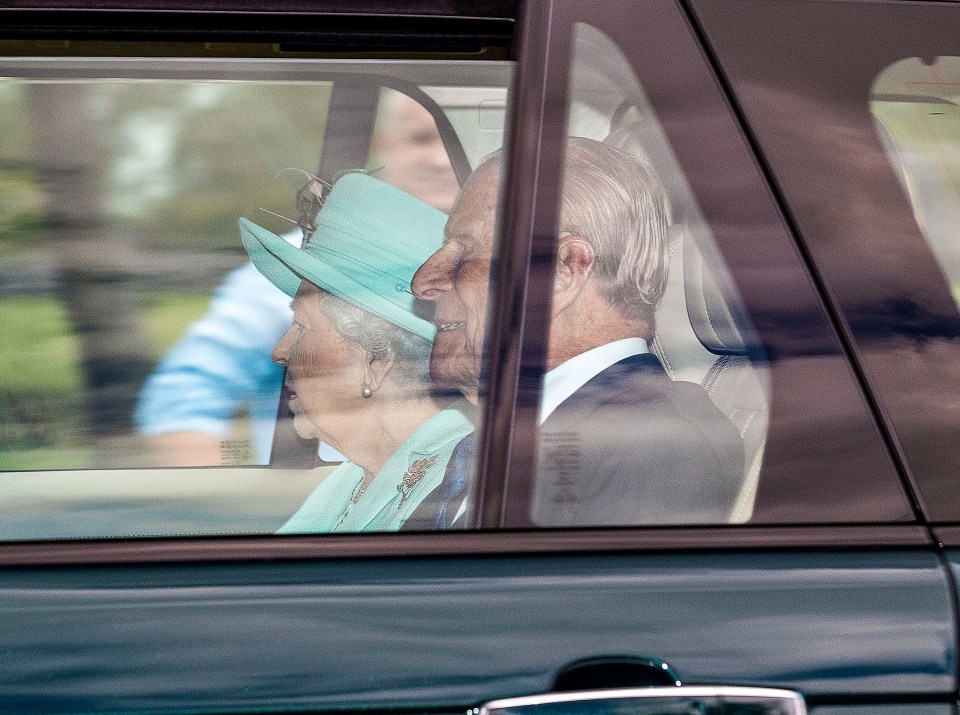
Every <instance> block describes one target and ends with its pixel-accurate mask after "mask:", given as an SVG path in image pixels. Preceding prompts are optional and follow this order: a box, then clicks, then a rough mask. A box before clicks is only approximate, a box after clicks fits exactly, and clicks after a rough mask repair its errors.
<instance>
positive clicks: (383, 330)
mask: <svg viewBox="0 0 960 715" xmlns="http://www.w3.org/2000/svg"><path fill="white" fill-rule="evenodd" d="M320 310H321V311H322V312H323V314H324V315H326V316H327V317H328V318H330V320H331V321H332V322H333V325H334V327H335V328H336V330H337V332H338V333H340V334H341V335H342V336H343V337H344V338H346V339H347V340H351V341H353V342H355V343H357V344H358V345H359V346H360V347H362V348H363V349H364V350H366V351H367V352H368V353H370V355H371V356H372V357H373V359H374V360H389V359H390V358H391V357H392V358H394V359H395V361H396V362H395V363H394V370H398V371H399V373H400V375H402V376H403V377H404V378H406V379H405V380H400V381H399V382H400V384H404V385H407V386H408V387H410V388H411V389H412V390H414V391H426V390H428V389H429V383H430V350H431V348H432V346H433V345H432V343H431V342H430V341H429V340H427V339H426V338H421V337H420V336H419V335H415V334H414V333H411V332H410V331H408V330H404V329H403V328H401V327H399V326H397V325H394V324H393V323H391V322H390V321H389V320H386V319H385V318H381V317H380V316H379V315H374V314H373V313H371V312H369V311H367V310H364V309H363V308H358V307H357V306H355V305H353V304H352V303H348V302H347V301H345V300H343V299H342V298H338V297H337V296H335V295H333V294H331V293H328V292H327V291H325V290H323V289H322V288H321V289H320Z"/></svg>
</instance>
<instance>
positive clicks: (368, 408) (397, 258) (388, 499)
mask: <svg viewBox="0 0 960 715" xmlns="http://www.w3.org/2000/svg"><path fill="white" fill-rule="evenodd" d="M446 220H447V215H446V214H445V213H443V212H442V211H440V210H438V209H436V208H434V207H432V206H430V205H429V204H427V203H425V202H423V201H421V200H420V199H418V198H416V197H414V196H412V195H410V194H407V193H406V192H403V191H400V190H399V189H397V188H395V187H393V186H391V185H390V184H387V183H385V182H383V181H380V180H379V179H375V178H373V177H371V176H368V175H366V174H362V173H354V174H347V175H345V176H343V177H341V178H340V179H339V180H338V181H337V182H336V183H335V184H334V185H333V188H332V190H331V191H330V193H329V195H328V196H327V197H326V200H325V201H323V203H322V207H321V208H320V210H319V214H318V216H317V218H316V220H315V221H314V222H311V223H310V225H309V227H308V228H307V229H306V233H307V238H308V241H307V242H306V243H305V245H304V248H302V249H298V248H295V247H293V246H291V245H289V244H288V243H287V242H286V241H284V240H283V239H282V238H281V237H279V236H277V235H275V234H273V233H271V232H270V231H268V230H266V229H264V228H261V227H260V226H257V225H256V224H254V223H252V222H251V221H248V220H247V219H240V231H241V235H242V237H243V244H244V247H245V248H246V249H247V252H248V254H249V255H250V259H251V260H252V261H253V263H254V265H255V266H256V267H257V270H259V271H260V272H261V273H263V274H264V276H266V277H267V278H268V279H269V280H270V282H271V283H273V284H274V285H276V286H277V287H278V288H279V289H280V290H282V291H283V292H284V293H285V294H286V295H288V296H292V297H293V303H292V307H293V324H292V325H291V326H290V328H289V330H287V331H286V332H285V333H284V335H283V336H282V337H281V338H280V340H278V341H277V344H276V345H275V346H274V347H273V352H272V357H273V360H274V361H275V362H276V363H278V364H280V365H282V366H284V367H285V368H286V378H285V382H286V384H287V388H288V395H289V401H290V409H291V411H292V413H293V425H294V427H295V429H296V431H297V433H298V434H299V435H300V436H301V437H305V438H308V439H319V440H322V441H323V442H325V443H327V444H330V445H332V446H333V447H334V448H336V449H337V450H338V451H340V452H341V453H342V454H344V455H345V456H346V457H347V461H346V462H344V463H343V464H341V465H340V466H339V467H337V468H336V469H335V470H334V471H333V472H332V473H331V474H329V475H328V476H326V477H325V478H324V479H323V481H322V482H321V483H320V485H319V486H318V487H317V488H316V489H315V490H314V492H313V493H312V494H311V495H310V496H309V497H308V498H307V500H306V502H305V503H304V504H303V506H301V508H300V509H299V510H298V511H297V512H296V513H295V514H294V515H293V516H292V517H291V518H290V520H289V521H287V522H286V523H285V524H284V525H283V526H282V527H281V528H280V530H279V532H280V533H316V532H330V531H368V530H373V531H390V530H395V529H398V528H400V526H401V525H402V524H403V523H404V521H405V520H406V519H407V517H408V516H409V515H410V514H411V513H412V512H413V511H414V510H415V509H416V508H417V507H418V506H419V504H420V502H421V500H422V499H423V498H424V497H425V496H426V495H427V494H429V493H430V492H431V491H433V489H434V488H435V487H436V486H437V485H439V483H440V481H441V479H442V477H443V474H444V471H445V469H446V465H447V462H448V461H449V459H450V456H451V454H452V453H453V449H454V447H455V446H456V445H457V444H458V443H459V442H460V441H461V440H462V439H463V438H464V437H465V436H466V435H468V434H470V433H471V432H472V431H473V424H472V423H471V421H470V420H469V419H468V418H467V417H466V416H465V415H464V413H463V412H461V411H459V410H457V409H455V408H450V407H445V406H444V404H443V400H442V398H441V397H440V396H438V395H436V394H435V392H434V390H433V384H432V382H431V380H430V374H429V372H430V370H429V365H430V348H431V343H432V341H433V336H434V335H435V334H436V328H435V327H434V325H433V323H432V322H430V321H429V320H427V319H425V318H424V317H421V315H420V314H418V313H420V312H421V311H422V309H423V306H422V305H418V301H416V299H415V298H414V296H413V293H412V292H411V289H410V279H411V278H412V277H413V274H414V272H415V271H416V270H417V268H419V267H420V265H421V264H422V263H423V261H425V260H426V259H427V257H428V256H430V255H431V254H432V253H433V252H434V251H435V250H436V249H437V248H439V247H440V243H441V242H442V240H443V225H444V224H445V223H446Z"/></svg>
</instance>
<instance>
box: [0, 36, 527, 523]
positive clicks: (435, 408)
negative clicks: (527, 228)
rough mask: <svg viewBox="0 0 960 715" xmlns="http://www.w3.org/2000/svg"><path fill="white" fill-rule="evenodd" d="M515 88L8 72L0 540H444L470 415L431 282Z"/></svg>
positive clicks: (361, 69) (367, 77) (427, 80)
mask: <svg viewBox="0 0 960 715" xmlns="http://www.w3.org/2000/svg"><path fill="white" fill-rule="evenodd" d="M154 49H155V51H156V52H157V53H158V56H159V55H164V54H170V53H171V52H173V53H175V52H180V51H183V50H182V48H180V49H178V50H170V49H169V48H166V47H165V46H161V45H157V46H156V47H155V48H154ZM201 54H202V52H201ZM510 73H511V66H510V63H509V62H501V61H472V62H471V61H455V60H446V61H444V62H443V63H431V62H422V61H417V62H411V61H403V60H370V61H364V62H355V61H346V60H344V61H339V60H332V59H325V60H303V59H290V58H277V59H246V60H245V59H240V58H239V57H235V58H218V59H201V58H177V57H167V58H165V59H164V60H157V59H155V58H153V59H151V58H144V59H136V58H134V59H125V60H124V59H111V58H83V59H82V60H78V59H77V58H60V57H42V58H37V57H7V58H2V59H0V107H2V110H3V113H4V117H5V120H4V128H3V130H0V187H2V188H0V196H2V199H0V334H2V335H3V340H2V345H0V471H2V472H3V473H2V475H0V490H2V493H3V494H4V497H3V499H2V501H3V503H4V504H5V505H6V506H5V508H4V515H5V516H4V519H3V520H2V521H3V524H4V525H3V527H2V528H0V538H3V539H47V538H84V537H109V536H135V535H146V536H152V535H162V534H172V535H176V534H204V533H272V532H275V531H277V530H278V529H279V530H281V531H284V532H287V533H316V532H323V531H332V530H341V531H364V530H368V531H369V530H395V529H397V528H399V527H400V526H401V525H402V524H403V523H404V522H405V521H407V520H408V519H409V518H410V517H412V516H413V515H414V513H417V517H416V520H415V521H416V523H421V522H422V527H421V528H428V527H429V528H432V526H431V525H432V523H433V520H435V518H436V514H435V511H436V504H434V503H430V504H424V505H423V508H420V509H419V511H418V508H419V507H420V506H421V502H425V500H426V497H427V495H429V494H430V493H431V492H433V491H434V488H435V487H436V486H437V485H438V484H439V482H440V480H441V479H442V478H443V476H444V474H445V473H446V466H447V464H448V462H449V461H450V458H451V454H452V452H453V450H454V448H455V447H456V446H457V444H458V443H459V442H460V441H461V440H462V439H463V438H465V437H466V436H468V435H470V434H472V433H473V431H474V428H475V425H474V420H475V414H476V408H475V406H473V405H471V404H470V403H468V402H466V401H465V400H464V399H463V394H462V392H461V391H460V390H459V389H458V387H457V384H455V383H440V382H435V381H434V380H432V379H431V377H430V361H431V347H432V345H433V342H434V336H435V334H436V333H437V326H436V323H435V311H434V304H435V303H434V301H433V300H432V298H433V292H434V291H435V290H436V291H444V290H446V289H447V285H446V284H445V283H442V281H441V282H439V283H437V285H436V286H432V285H431V286H428V287H425V288H424V289H423V290H424V291H425V292H426V293H428V295H427V296H426V297H425V298H421V297H417V296H414V295H413V289H412V287H411V280H412V278H413V275H414V274H415V272H416V271H417V269H418V268H419V267H420V266H421V265H422V264H423V263H424V261H426V260H427V259H428V258H430V257H431V256H432V255H433V254H434V253H435V252H438V251H439V250H440V249H441V248H442V247H444V246H445V245H446V244H444V236H443V229H444V225H445V223H446V220H447V213H448V212H449V211H450V210H451V209H452V208H453V206H454V203H455V201H456V199H457V196H458V194H459V192H460V185H461V183H462V182H463V180H464V179H465V178H466V177H467V176H468V175H469V174H470V171H471V169H472V168H473V167H475V166H476V165H477V164H479V163H480V161H481V160H482V158H483V157H484V156H486V155H487V154H489V153H490V152H491V151H494V150H497V149H499V148H500V147H501V145H502V143H503V133H504V123H505V121H506V106H507V89H508V85H509V81H510ZM238 221H240V224H239V225H238ZM305 237H306V243H304V239H305ZM305 245H306V246H308V247H309V248H308V250H306V251H305V250H304V248H303V246H305ZM460 248H461V246H460V244H457V245H450V246H449V247H447V249H446V252H445V253H444V254H443V255H441V256H440V257H439V258H438V261H440V260H443V261H446V260H447V257H448V256H449V257H450V260H451V261H452V263H453V264H456V265H459V263H457V262H462V261H463V260H464V257H463V254H462V252H459V251H460ZM491 252H492V249H491V250H490V251H488V252H487V255H486V257H485V260H486V269H485V270H486V271H487V272H489V262H490V254H491ZM306 254H309V256H307V257H306V258H305V257H304V256H305V255H306ZM251 257H253V262H251ZM301 281H303V283H301ZM311 281H312V282H311ZM301 285H302V289H301ZM298 290H299V293H298V292H297V291H298ZM477 310H478V311H480V312H481V313H482V315H481V317H483V318H485V310H486V303H485V301H483V302H482V304H479V305H478V307H477ZM441 318H442V319H444V320H446V324H445V325H441V326H440V331H441V334H443V335H444V337H445V338H446V337H451V336H454V337H455V336H456V335H457V334H462V332H463V331H462V330H461V329H460V328H461V327H462V323H463V316H461V315H451V316H438V319H441ZM484 326H485V320H484V321H481V323H480V333H479V334H478V336H475V337H476V356H475V357H476V361H477V363H478V364H479V361H480V359H481V357H482V350H483V341H484V334H483V329H484ZM454 341H455V339H454ZM285 375H286V377H285ZM284 382H285V386H284ZM281 389H283V394H282V395H281ZM471 468H472V461H470V460H466V461H464V465H463V466H462V467H461V472H463V470H469V469H471ZM331 475H333V476H332V477H331ZM328 477H329V478H328ZM334 482H336V484H334ZM323 485H325V486H323ZM321 486H323V489H321ZM324 489H325V490H326V491H324ZM411 523H413V522H411Z"/></svg>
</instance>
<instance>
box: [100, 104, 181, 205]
mask: <svg viewBox="0 0 960 715" xmlns="http://www.w3.org/2000/svg"><path fill="white" fill-rule="evenodd" d="M169 114H172V113H166V112H163V113H161V112H140V113H137V114H134V115H132V116H130V117H127V119H126V120H125V121H124V123H123V128H122V131H123V133H124V138H125V140H126V141H125V142H124V145H125V146H127V147H130V150H129V151H128V152H127V153H125V154H124V155H123V156H120V157H118V158H117V160H116V161H115V162H114V164H113V166H112V167H111V168H112V171H111V174H112V179H113V187H114V193H113V196H112V199H113V200H112V206H111V208H112V209H113V211H114V212H116V213H117V214H120V215H125V216H136V215H137V214H139V213H140V212H142V211H143V210H144V209H145V208H146V207H147V206H148V205H149V204H150V202H151V201H155V200H157V199H161V198H163V197H165V196H169V195H170V194H171V193H173V187H174V184H173V182H172V181H171V180H170V177H169V175H168V173H167V169H168V165H169V163H170V155H171V153H172V150H173V142H174V138H175V136H176V134H177V131H178V129H179V127H178V126H176V124H175V123H174V122H173V121H171V117H170V116H169Z"/></svg>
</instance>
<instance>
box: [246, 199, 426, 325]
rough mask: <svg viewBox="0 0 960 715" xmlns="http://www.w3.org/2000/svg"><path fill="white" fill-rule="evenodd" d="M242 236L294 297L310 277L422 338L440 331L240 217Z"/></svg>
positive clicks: (265, 270) (266, 272)
mask: <svg viewBox="0 0 960 715" xmlns="http://www.w3.org/2000/svg"><path fill="white" fill-rule="evenodd" d="M240 237H241V239H242V240H243V246H244V248H246V250H247V254H248V255H249V256H250V260H251V261H253V264H254V265H255V266H256V267H257V270H258V271H260V273H262V274H263V276H264V277H265V278H267V280H269V281H270V282H271V283H273V284H274V285H275V286H276V287H277V288H279V289H280V290H281V291H283V292H284V293H286V294H287V295H288V296H290V297H291V298H292V297H293V296H295V295H296V293H297V290H298V289H299V288H300V283H301V281H308V282H310V283H313V284H314V285H315V286H317V287H318V288H322V289H323V290H325V291H327V292H328V293H332V294H333V295H335V296H337V297H338V298H342V299H343V300H345V301H347V302H348V303H350V304H352V305H355V306H357V307H358V308H361V309H363V310H367V311H370V312H371V313H373V314H375V315H379V316H380V317H381V318H383V319H385V320H388V321H390V322H391V323H393V324H394V325H396V326H398V327H400V328H403V329H404V330H407V331H409V332H411V333H413V334H414V335H419V336H420V337H421V338H425V339H426V340H430V341H432V340H433V338H434V336H435V335H436V333H437V328H436V326H435V325H434V324H433V323H431V322H430V321H428V320H424V319H423V318H420V317H418V316H416V315H414V314H413V313H411V312H410V311H409V310H407V309H404V308H402V307H400V306H398V305H397V304H396V303H393V302H391V301H389V300H387V299H386V298H384V297H383V296H381V295H380V294H378V293H377V292H376V291H375V290H372V289H371V288H369V287H367V286H366V285H364V284H363V283H362V282H360V281H358V280H356V279H354V278H352V277H351V276H349V275H347V274H346V273H344V272H342V271H340V270H338V269H336V268H334V267H333V266H330V265H329V264H327V263H324V262H323V261H321V260H319V259H318V258H316V257H314V256H312V255H310V254H309V253H307V252H305V251H302V250H301V249H299V248H296V247H294V246H292V245H291V244H290V243H288V242H287V241H285V240H284V239H283V238H281V237H280V236H278V235H277V234H275V233H273V232H271V231H268V230H267V229H265V228H263V227H262V226H258V225H257V224H255V223H253V222H252V221H250V220H248V219H245V218H241V219H240ZM408 288H409V287H407V289H408ZM398 290H399V288H398Z"/></svg>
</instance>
